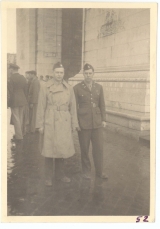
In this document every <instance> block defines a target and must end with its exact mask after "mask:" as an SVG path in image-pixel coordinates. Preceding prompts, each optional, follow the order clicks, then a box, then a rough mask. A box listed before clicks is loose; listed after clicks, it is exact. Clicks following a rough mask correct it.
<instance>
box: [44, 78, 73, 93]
mask: <svg viewBox="0 0 160 229" xmlns="http://www.w3.org/2000/svg"><path fill="white" fill-rule="evenodd" d="M64 86H65V87H66V88H68V87H69V85H68V84H67V83H66V82H65V81H64V80H63V81H62V83H61V84H59V85H57V86H56V85H55V84H54V80H53V79H51V80H49V81H48V82H47V87H48V89H49V91H50V92H52V93H57V92H63V91H64Z"/></svg>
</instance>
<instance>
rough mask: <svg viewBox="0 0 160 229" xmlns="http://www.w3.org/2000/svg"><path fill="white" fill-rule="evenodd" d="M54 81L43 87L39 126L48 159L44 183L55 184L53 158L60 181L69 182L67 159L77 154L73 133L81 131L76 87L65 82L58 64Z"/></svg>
mask: <svg viewBox="0 0 160 229" xmlns="http://www.w3.org/2000/svg"><path fill="white" fill-rule="evenodd" d="M53 74H54V76H53V78H52V79H50V80H49V81H48V82H46V83H45V84H41V88H40V93H39V100H38V108H37V124H36V127H37V128H39V132H40V134H41V136H42V138H41V141H42V150H41V154H42V155H43V156H44V157H45V178H46V181H45V184H46V185H48V186H51V185H52V174H53V158H54V159H55V176H56V179H57V180H61V181H63V182H70V178H68V177H67V176H65V172H64V159H65V158H69V157H72V156H73V155H74V154H75V148H74V143H73V137H72V131H74V130H76V129H77V128H78V120H77V110H76V101H75V95H74V91H73V88H72V87H71V86H70V85H69V84H68V83H66V81H64V80H63V77H64V67H63V65H62V64H61V63H60V62H58V63H56V64H55V65H54V67H53Z"/></svg>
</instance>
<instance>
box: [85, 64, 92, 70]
mask: <svg viewBox="0 0 160 229" xmlns="http://www.w3.org/2000/svg"><path fill="white" fill-rule="evenodd" d="M89 69H92V70H93V71H94V68H93V66H92V65H91V64H85V65H84V67H83V70H84V71H85V70H89Z"/></svg>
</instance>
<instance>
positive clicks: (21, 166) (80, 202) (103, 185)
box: [7, 114, 150, 216]
mask: <svg viewBox="0 0 160 229" xmlns="http://www.w3.org/2000/svg"><path fill="white" fill-rule="evenodd" d="M9 115H10V114H8V123H9ZM13 134H14V130H13V126H10V125H8V146H7V148H8V152H7V153H8V164H7V170H8V193H7V196H8V215H12V216H16V215H21V216H58V215H60V216H63V215H64V216H72V215H73V216H75V215H77V216H78V215H79V216H83V215H85V216H89V215H100V216H105V215H106V216H108V215H110V216H111V215H113V216H116V215H120V216H127V215H128V216H129V215H135V216H139V215H149V198H150V189H149V185H150V179H149V176H150V172H149V171H150V169H149V167H150V155H149V153H150V150H149V148H148V147H147V146H145V145H143V144H142V143H139V142H137V141H136V140H133V139H130V138H127V137H124V136H122V135H119V134H116V133H113V132H111V131H109V130H105V131H104V140H105V143H104V171H105V172H106V173H107V175H108V180H103V181H102V180H101V179H99V178H95V175H94V172H95V171H94V168H93V160H92V157H91V161H92V168H93V170H92V177H91V180H85V179H83V178H82V176H81V162H80V149H79V143H78V137H77V134H76V133H74V141H75V148H76V154H75V155H74V156H73V157H72V158H69V159H66V161H65V171H66V175H67V176H69V177H70V178H71V183H62V182H59V181H55V180H54V182H53V186H52V187H46V186H45V185H44V158H43V157H42V156H41V155H40V153H39V150H38V138H39V136H38V133H36V134H34V135H33V134H32V135H27V136H26V137H25V139H24V143H23V144H19V145H18V146H17V147H16V149H11V148H12V143H11V141H10V140H11V138H12V136H13ZM90 156H91V149H90Z"/></svg>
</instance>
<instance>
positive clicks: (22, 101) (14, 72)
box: [8, 64, 27, 142]
mask: <svg viewBox="0 0 160 229" xmlns="http://www.w3.org/2000/svg"><path fill="white" fill-rule="evenodd" d="M18 69H19V66H18V65H16V64H10V65H9V69H8V71H9V72H8V74H9V75H10V77H9V82H8V90H9V97H10V104H9V106H10V107H11V114H12V115H11V124H13V125H14V129H15V140H16V141H17V142H20V141H21V140H23V136H24V134H25V125H26V112H25V111H26V106H27V82H26V79H25V77H24V76H23V75H20V74H19V73H18Z"/></svg>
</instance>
